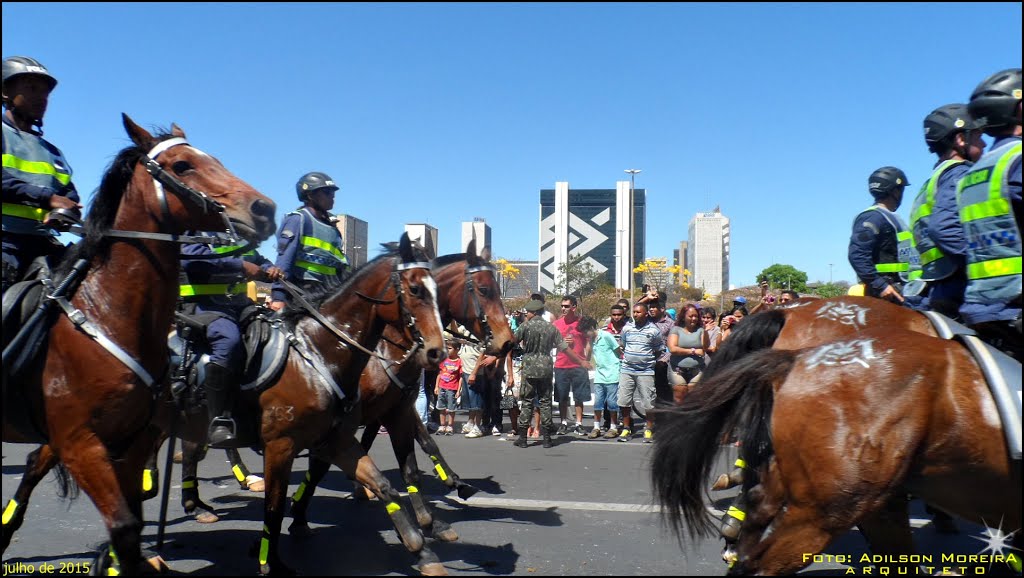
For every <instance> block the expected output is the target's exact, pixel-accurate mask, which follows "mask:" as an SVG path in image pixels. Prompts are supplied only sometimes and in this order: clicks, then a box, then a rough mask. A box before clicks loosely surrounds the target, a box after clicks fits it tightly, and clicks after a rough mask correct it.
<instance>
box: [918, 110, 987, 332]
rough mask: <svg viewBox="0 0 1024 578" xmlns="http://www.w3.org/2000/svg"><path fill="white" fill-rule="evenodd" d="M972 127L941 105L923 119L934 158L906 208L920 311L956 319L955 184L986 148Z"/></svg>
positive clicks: (963, 115) (960, 244)
mask: <svg viewBox="0 0 1024 578" xmlns="http://www.w3.org/2000/svg"><path fill="white" fill-rule="evenodd" d="M975 124H976V123H975V121H974V119H972V118H971V115H970V113H969V112H968V111H967V105H964V104H947V105H945V106H940V107H939V108H937V109H935V110H933V111H932V112H931V113H929V114H928V116H926V117H925V119H924V140H925V143H926V144H927V145H928V149H929V150H930V151H931V152H933V153H935V155H936V156H938V160H937V161H936V163H935V165H934V167H933V169H932V175H931V176H930V177H929V178H928V180H927V181H926V182H925V184H924V186H923V187H921V191H920V192H919V193H918V194H917V197H916V198H915V199H914V204H913V205H912V206H911V208H910V229H911V231H912V232H913V234H914V249H915V250H916V251H917V252H918V253H919V254H920V255H921V279H922V280H923V281H927V282H928V291H927V294H926V295H925V297H924V300H923V301H922V303H921V307H922V308H923V309H930V310H933V311H938V312H940V313H942V314H944V315H946V316H947V317H958V316H959V313H958V310H959V308H960V304H961V303H962V302H963V299H964V289H965V288H966V286H967V274H966V272H965V270H964V265H965V261H964V259H965V255H966V253H967V241H966V239H965V238H964V231H963V225H961V223H960V214H959V212H958V211H957V207H956V185H957V183H958V182H959V181H960V178H961V177H963V176H964V174H965V173H967V171H968V170H969V169H970V167H971V164H972V163H974V162H975V161H977V160H978V159H979V158H980V157H981V154H982V152H984V150H985V142H984V141H983V140H981V131H979V130H975Z"/></svg>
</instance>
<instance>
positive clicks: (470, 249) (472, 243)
mask: <svg viewBox="0 0 1024 578" xmlns="http://www.w3.org/2000/svg"><path fill="white" fill-rule="evenodd" d="M466 254H467V255H469V256H470V257H476V233H475V232H474V233H473V237H472V238H470V240H469V244H468V245H466Z"/></svg>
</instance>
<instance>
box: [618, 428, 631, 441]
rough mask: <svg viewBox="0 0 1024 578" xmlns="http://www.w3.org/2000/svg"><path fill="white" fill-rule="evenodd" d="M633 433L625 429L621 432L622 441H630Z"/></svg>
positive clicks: (620, 439)
mask: <svg viewBox="0 0 1024 578" xmlns="http://www.w3.org/2000/svg"><path fill="white" fill-rule="evenodd" d="M631 435H632V434H631V433H630V432H629V430H628V429H623V430H622V433H620V434H619V441H620V442H628V441H629V437H630V436H631Z"/></svg>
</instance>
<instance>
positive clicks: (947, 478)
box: [652, 322, 1021, 575]
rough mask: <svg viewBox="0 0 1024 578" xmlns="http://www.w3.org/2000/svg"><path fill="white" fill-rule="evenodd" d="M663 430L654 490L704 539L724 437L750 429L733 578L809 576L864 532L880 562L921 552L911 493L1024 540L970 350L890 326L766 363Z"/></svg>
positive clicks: (714, 388) (678, 521)
mask: <svg viewBox="0 0 1024 578" xmlns="http://www.w3.org/2000/svg"><path fill="white" fill-rule="evenodd" d="M744 323H745V322H744ZM657 424H658V433H657V436H656V437H655V442H654V443H655V448H654V452H655V454H654V457H653V464H654V466H653V470H652V482H653V485H654V488H655V493H656V495H657V497H658V499H659V501H660V502H661V503H662V504H663V505H664V507H665V508H666V509H667V512H666V516H667V517H668V521H669V522H670V524H671V527H672V528H673V530H674V531H675V532H676V533H677V535H679V536H680V537H681V536H682V533H683V526H684V525H685V527H686V529H687V530H688V531H689V534H690V536H691V537H695V536H698V535H706V534H707V533H708V531H709V530H710V529H711V524H710V519H709V518H708V513H707V510H706V509H705V507H704V500H703V496H704V493H703V488H704V487H705V486H704V484H705V480H706V478H707V475H708V473H709V470H710V468H711V466H712V464H713V463H714V459H715V455H716V453H717V451H718V448H719V443H720V441H721V439H722V436H723V435H726V434H728V433H729V432H730V431H732V429H733V428H735V427H737V426H740V427H741V428H742V431H743V434H742V443H743V448H744V451H745V456H744V457H745V459H746V461H747V463H748V465H749V470H748V471H750V472H760V475H757V476H754V475H751V476H747V479H745V480H744V492H746V493H747V495H748V499H749V500H750V507H749V510H748V515H747V518H746V520H745V521H744V524H743V526H742V528H741V529H740V534H739V541H738V544H737V554H738V561H737V563H736V564H735V565H734V566H733V567H732V568H731V569H730V574H733V575H744V574H787V573H792V572H796V571H797V570H799V569H800V568H803V567H805V566H807V565H808V564H809V562H808V558H807V557H806V555H805V554H807V553H817V552H820V551H822V550H823V549H824V548H826V547H827V546H828V545H829V544H830V543H831V542H832V541H833V540H834V539H835V538H836V537H837V536H839V535H841V534H843V533H844V532H846V531H847V530H848V529H849V528H851V527H853V526H854V525H858V526H860V528H861V530H862V531H863V533H864V535H865V537H866V538H867V540H868V542H869V543H870V545H871V547H872V550H873V552H874V553H875V554H883V555H891V557H889V558H887V559H898V558H897V555H910V554H913V544H912V540H911V533H910V527H909V524H908V512H907V501H906V496H907V494H908V493H909V494H914V495H916V496H920V497H921V498H923V499H925V500H926V501H928V502H929V503H933V504H935V505H938V506H939V507H941V508H942V509H944V510H946V511H949V512H951V513H954V514H956V515H959V516H961V517H963V518H965V519H967V520H973V521H976V522H979V523H987V524H1000V525H1001V527H1002V528H1003V529H1004V530H1006V531H1014V530H1017V531H1018V538H1019V529H1020V527H1021V492H1020V487H1021V469H1020V463H1019V462H1014V461H1013V460H1011V459H1010V456H1009V453H1008V449H1007V445H1006V442H1005V439H1004V436H1003V433H1002V431H1001V421H1000V418H999V413H998V411H997V409H996V406H995V403H994V401H993V399H992V396H991V394H990V393H989V390H988V387H987V386H986V383H985V378H984V376H983V375H982V372H981V370H980V369H979V368H978V366H977V365H976V363H975V362H974V360H973V358H972V357H971V355H970V354H969V353H968V352H967V351H966V349H965V348H964V346H962V345H961V344H960V343H959V342H957V341H951V340H943V339H938V338H934V337H928V336H925V335H921V334H920V333H916V332H911V331H907V330H905V329H894V328H889V327H886V328H882V329H864V330H862V331H860V332H858V334H857V336H856V338H853V339H847V340H841V341H835V342H832V343H826V344H824V345H819V346H818V347H813V348H807V349H801V350H790V351H779V350H767V351H760V352H756V353H753V354H751V355H748V356H746V357H742V358H740V359H737V360H735V361H734V362H732V363H730V364H729V365H727V366H724V367H721V368H719V371H717V372H716V373H715V374H714V375H713V376H711V377H710V378H708V379H705V380H702V381H701V382H700V384H699V385H697V386H696V387H695V388H694V389H693V390H692V391H690V393H689V395H687V396H686V398H685V399H684V400H683V404H682V405H681V406H678V407H674V408H671V409H667V410H663V411H662V412H661V414H660V415H659V416H658V421H657ZM812 474H813V478H812V477H811V476H812ZM1017 545H1018V546H1020V545H1021V544H1020V541H1019V539H1018V543H1017Z"/></svg>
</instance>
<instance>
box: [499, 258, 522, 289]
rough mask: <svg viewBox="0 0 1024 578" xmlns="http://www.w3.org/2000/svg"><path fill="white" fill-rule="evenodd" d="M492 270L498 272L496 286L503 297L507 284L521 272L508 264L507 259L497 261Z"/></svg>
mask: <svg viewBox="0 0 1024 578" xmlns="http://www.w3.org/2000/svg"><path fill="white" fill-rule="evenodd" d="M494 268H495V269H497V272H498V285H499V287H498V288H499V289H500V290H501V295H502V296H504V295H505V293H506V289H508V282H509V281H513V280H515V279H516V278H517V277H519V274H520V273H522V271H520V270H519V268H518V267H516V266H515V265H513V264H512V263H509V262H508V260H507V259H498V260H497V261H495V262H494Z"/></svg>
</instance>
